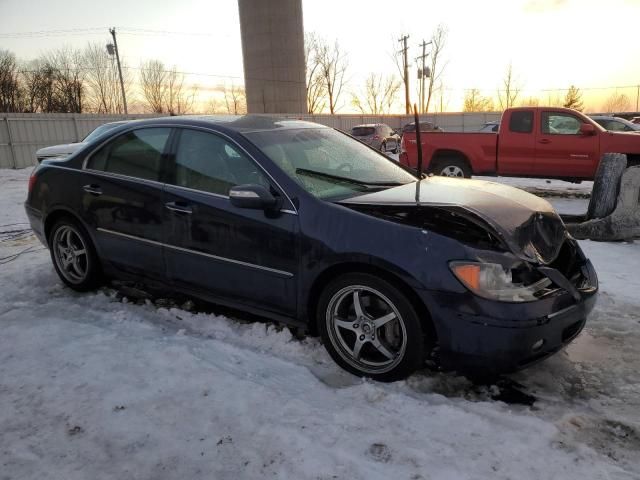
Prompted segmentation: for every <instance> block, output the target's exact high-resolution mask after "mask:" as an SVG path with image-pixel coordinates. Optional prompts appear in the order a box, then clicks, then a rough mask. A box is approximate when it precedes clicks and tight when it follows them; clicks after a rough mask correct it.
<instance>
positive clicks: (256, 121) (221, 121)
mask: <svg viewBox="0 0 640 480" xmlns="http://www.w3.org/2000/svg"><path fill="white" fill-rule="evenodd" d="M125 123H131V122H125ZM135 123H136V125H149V126H151V125H166V124H167V123H170V124H172V125H184V126H202V127H207V126H217V127H222V128H224V129H227V130H232V131H236V132H239V133H249V132H261V131H269V130H290V129H301V128H329V127H326V126H324V125H320V124H319V123H313V122H306V121H304V120H297V119H291V118H279V117H271V116H268V115H179V116H173V117H158V118H151V119H142V120H135Z"/></svg>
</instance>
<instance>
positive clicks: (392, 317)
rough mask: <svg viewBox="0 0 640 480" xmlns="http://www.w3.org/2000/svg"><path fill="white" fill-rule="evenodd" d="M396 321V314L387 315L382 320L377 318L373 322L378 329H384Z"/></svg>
mask: <svg viewBox="0 0 640 480" xmlns="http://www.w3.org/2000/svg"><path fill="white" fill-rule="evenodd" d="M395 319H396V314H395V313H394V312H390V313H387V314H386V315H383V316H382V317H380V318H376V319H374V320H373V324H374V325H375V326H376V329H378V328H380V327H382V326H383V325H385V324H387V323H389V322H390V321H391V320H395Z"/></svg>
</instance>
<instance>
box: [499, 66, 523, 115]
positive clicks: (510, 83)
mask: <svg viewBox="0 0 640 480" xmlns="http://www.w3.org/2000/svg"><path fill="white" fill-rule="evenodd" d="M520 88H521V87H520V85H519V84H518V82H517V80H516V78H515V76H514V74H513V65H512V64H511V62H509V65H508V66H507V70H506V71H505V74H504V77H503V78H502V88H499V89H498V102H499V103H500V109H501V110H504V109H506V108H511V107H513V106H515V104H516V100H517V99H518V95H520Z"/></svg>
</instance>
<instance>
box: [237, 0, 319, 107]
mask: <svg viewBox="0 0 640 480" xmlns="http://www.w3.org/2000/svg"><path fill="white" fill-rule="evenodd" d="M238 8H239V11H240V31H241V35H242V56H243V61H244V81H245V89H246V94H247V110H248V112H249V113H306V111H307V96H306V84H305V62H304V28H303V25H302V0H268V1H266V0H238Z"/></svg>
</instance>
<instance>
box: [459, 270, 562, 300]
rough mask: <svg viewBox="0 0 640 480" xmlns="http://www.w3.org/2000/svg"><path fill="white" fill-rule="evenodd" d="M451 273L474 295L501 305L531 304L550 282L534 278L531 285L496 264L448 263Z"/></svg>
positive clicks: (545, 278)
mask: <svg viewBox="0 0 640 480" xmlns="http://www.w3.org/2000/svg"><path fill="white" fill-rule="evenodd" d="M449 267H450V268H451V271H452V272H453V274H454V275H455V276H456V278H457V279H458V280H460V282H462V284H463V285H464V286H465V287H467V288H468V289H469V290H471V291H472V292H473V293H475V294H476V295H479V296H481V297H484V298H488V299H489V300H499V301H501V302H531V301H533V300H537V299H538V296H537V294H540V293H541V292H542V291H544V290H545V289H546V288H547V287H548V286H549V285H551V280H549V279H548V278H547V277H542V278H537V279H535V280H533V281H531V282H530V283H529V282H527V281H526V280H524V279H523V278H522V276H521V275H515V278H514V274H513V269H509V268H505V267H503V266H502V265H499V264H497V263H480V262H451V263H449Z"/></svg>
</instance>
